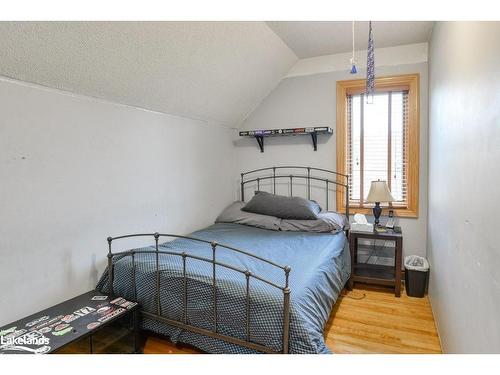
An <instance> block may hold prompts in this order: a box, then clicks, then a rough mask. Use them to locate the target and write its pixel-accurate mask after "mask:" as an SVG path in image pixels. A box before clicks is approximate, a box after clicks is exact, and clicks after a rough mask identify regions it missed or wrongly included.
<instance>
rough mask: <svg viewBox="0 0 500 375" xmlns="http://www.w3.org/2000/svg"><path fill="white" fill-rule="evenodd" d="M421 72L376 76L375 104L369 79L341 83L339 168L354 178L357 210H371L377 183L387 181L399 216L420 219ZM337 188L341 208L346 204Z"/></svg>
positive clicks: (351, 185) (351, 192) (351, 201)
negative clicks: (372, 186)
mask: <svg viewBox="0 0 500 375" xmlns="http://www.w3.org/2000/svg"><path fill="white" fill-rule="evenodd" d="M418 81H419V76H418V74H411V75H404V76H395V77H382V78H377V79H376V80H375V87H376V94H375V95H374V97H373V100H372V101H371V103H370V104H368V103H367V100H366V99H367V98H366V96H365V94H364V91H365V85H366V81H365V80H364V79H361V80H350V81H339V82H337V171H339V172H340V173H344V174H347V175H348V176H349V207H350V208H351V212H361V213H371V208H372V207H373V205H371V204H369V203H366V197H367V196H368V191H369V190H370V184H371V181H374V180H378V179H380V180H384V181H387V184H388V186H389V190H390V191H391V193H392V196H393V197H394V199H395V201H394V202H392V203H391V204H390V206H391V207H392V209H394V211H395V214H396V215H397V216H405V217H418V170H419V168H418V161H419V117H418V113H419V108H418V98H419V92H418ZM344 202H345V192H343V191H337V207H338V208H339V210H343V209H344V208H345V203H344Z"/></svg>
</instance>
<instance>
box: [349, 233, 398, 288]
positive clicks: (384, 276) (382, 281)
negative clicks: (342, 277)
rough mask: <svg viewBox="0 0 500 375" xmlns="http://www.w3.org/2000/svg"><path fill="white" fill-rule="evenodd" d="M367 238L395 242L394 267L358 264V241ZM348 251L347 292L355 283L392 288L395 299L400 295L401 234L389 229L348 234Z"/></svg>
mask: <svg viewBox="0 0 500 375" xmlns="http://www.w3.org/2000/svg"><path fill="white" fill-rule="evenodd" d="M360 238H367V239H372V240H384V241H394V242H395V248H394V249H395V257H394V259H395V262H394V266H386V265H379V264H368V263H358V240H359V239H360ZM349 249H350V252H351V277H350V279H349V282H348V283H347V287H348V289H349V290H351V289H352V287H353V285H354V283H355V282H360V283H366V284H375V285H382V286H390V287H393V288H394V294H395V295H396V297H399V296H400V295H401V267H402V258H403V234H402V233H396V232H394V231H393V230H391V229H387V232H375V231H374V232H370V233H367V232H354V231H350V232H349Z"/></svg>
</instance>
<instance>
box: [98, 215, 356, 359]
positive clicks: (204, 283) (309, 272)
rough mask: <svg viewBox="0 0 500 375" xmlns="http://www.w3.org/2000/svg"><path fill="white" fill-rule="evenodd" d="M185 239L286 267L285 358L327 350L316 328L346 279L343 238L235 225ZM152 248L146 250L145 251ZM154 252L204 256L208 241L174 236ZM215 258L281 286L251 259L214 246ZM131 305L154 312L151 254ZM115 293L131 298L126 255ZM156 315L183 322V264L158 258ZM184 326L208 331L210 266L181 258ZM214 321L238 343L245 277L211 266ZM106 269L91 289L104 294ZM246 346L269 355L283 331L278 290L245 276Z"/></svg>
mask: <svg viewBox="0 0 500 375" xmlns="http://www.w3.org/2000/svg"><path fill="white" fill-rule="evenodd" d="M191 237H196V238H201V239H205V240H210V241H212V240H215V241H217V242H219V243H221V244H226V245H229V246H233V247H236V248H240V249H242V250H247V251H249V252H251V253H253V254H255V255H259V256H261V257H263V258H266V259H269V260H272V261H274V262H276V263H278V264H280V265H288V266H290V267H291V268H292V271H291V272H290V288H291V315H290V321H291V326H290V346H289V350H290V353H329V350H328V348H327V347H326V346H325V342H324V338H323V328H324V325H325V323H326V321H327V320H328V317H329V314H330V312H331V309H332V306H333V304H334V303H335V301H336V300H337V297H338V295H339V293H340V291H341V290H342V288H343V286H344V284H345V282H346V281H347V279H348V278H349V272H350V257H349V251H348V245H347V241H346V238H345V234H344V233H342V232H341V233H338V234H329V233H305V232H280V231H271V230H265V229H259V228H254V227H250V226H244V225H239V224H225V223H219V224H215V225H212V226H210V227H208V228H206V229H203V230H200V231H197V232H194V233H192V234H191ZM147 249H151V248H147ZM160 250H165V251H175V252H179V253H180V252H182V251H186V252H187V253H189V254H193V255H198V256H203V257H207V258H210V257H211V256H212V249H211V247H210V246H209V245H208V244H205V243H199V242H194V241H190V240H185V239H177V240H175V241H171V242H167V243H165V244H162V245H161V246H160ZM217 260H218V261H220V262H223V263H228V264H231V265H234V266H236V267H238V268H243V269H248V270H250V271H251V272H252V273H254V274H256V275H260V276H262V277H264V278H266V279H268V280H270V281H272V282H274V283H276V284H278V285H284V272H283V270H280V269H275V268H273V267H272V266H270V265H268V264H265V263H263V262H261V261H259V260H256V259H254V258H251V257H248V256H245V255H241V254H235V253H234V252H231V251H229V250H227V249H224V248H222V247H219V248H218V249H217ZM135 261H136V284H137V300H138V302H139V303H140V304H141V305H142V308H143V309H144V310H146V311H149V312H153V313H154V312H156V304H155V301H156V300H155V298H156V297H155V280H156V279H155V277H156V276H155V269H156V268H155V267H156V263H155V256H154V255H153V254H137V255H136V257H135ZM114 268H115V280H114V290H115V293H116V294H117V295H120V296H123V297H125V298H128V299H133V297H134V290H133V288H132V283H131V278H132V277H131V273H132V272H131V270H132V266H131V259H130V257H126V258H122V259H116V260H115V267H114ZM160 270H161V297H160V300H161V310H162V312H161V313H162V315H163V316H166V317H168V318H171V319H176V320H182V302H183V282H182V259H181V257H178V256H171V255H163V256H160ZM187 274H188V277H189V279H188V283H187V285H188V288H187V290H188V321H189V323H190V324H193V325H196V326H199V327H202V328H206V329H213V323H212V322H213V303H212V292H213V289H212V267H211V264H208V263H205V262H202V261H199V260H195V259H188V261H187ZM217 280H218V288H217V320H218V331H219V332H220V333H222V334H228V335H231V336H235V337H239V338H241V339H245V316H246V310H245V290H246V289H245V285H246V284H245V277H244V275H242V274H240V273H237V272H235V271H232V270H228V269H225V268H222V267H217ZM107 284H108V277H107V272H105V273H104V274H103V276H102V278H101V280H100V281H99V283H98V285H97V288H98V289H101V290H102V291H104V292H105V291H107V290H108V285H107ZM250 311H251V313H250V317H251V318H250V331H251V341H253V342H257V343H260V344H263V345H266V346H268V347H271V348H273V349H274V350H276V351H280V350H281V345H282V326H283V318H282V311H283V293H282V291H281V290H278V289H275V288H272V287H270V286H269V285H267V284H265V283H263V282H262V281H259V280H256V279H253V278H252V279H251V293H250ZM142 325H143V328H145V329H149V330H153V331H155V332H157V333H161V334H165V335H168V336H170V339H171V340H172V341H174V342H184V343H187V344H191V345H194V346H196V347H199V348H200V349H202V350H205V351H207V352H210V353H252V352H253V351H252V350H250V349H246V348H243V347H240V346H237V345H234V344H229V343H226V342H224V341H221V340H217V339H213V338H209V337H205V336H202V335H198V334H194V333H191V332H187V331H184V330H181V329H178V328H175V327H172V326H169V325H167V324H165V323H159V322H156V321H152V320H150V319H144V320H143V322H142Z"/></svg>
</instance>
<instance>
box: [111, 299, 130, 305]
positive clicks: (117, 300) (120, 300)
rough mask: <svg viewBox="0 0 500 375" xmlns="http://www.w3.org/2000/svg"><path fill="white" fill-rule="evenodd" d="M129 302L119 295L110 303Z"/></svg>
mask: <svg viewBox="0 0 500 375" xmlns="http://www.w3.org/2000/svg"><path fill="white" fill-rule="evenodd" d="M124 302H127V300H126V299H125V298H122V297H118V298H115V299H114V300H113V301H109V303H112V304H113V305H121V304H122V303H124Z"/></svg>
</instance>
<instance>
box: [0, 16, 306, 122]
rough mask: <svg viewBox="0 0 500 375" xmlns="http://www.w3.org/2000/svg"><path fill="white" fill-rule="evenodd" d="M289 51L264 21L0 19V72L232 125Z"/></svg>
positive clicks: (281, 69) (279, 70)
mask: <svg viewBox="0 0 500 375" xmlns="http://www.w3.org/2000/svg"><path fill="white" fill-rule="evenodd" d="M296 61H297V57H296V56H295V54H294V53H293V52H292V51H291V50H290V49H289V48H288V47H287V46H286V45H285V44H284V43H283V42H282V41H281V39H280V38H279V37H278V36H276V34H274V33H273V32H272V31H271V30H270V29H269V27H268V26H267V25H266V24H265V23H264V22H0V74H2V75H4V76H8V77H11V78H15V79H19V80H23V81H28V82H33V83H37V84H41V85H45V86H49V87H53V88H57V89H62V90H67V91H71V92H75V93H79V94H84V95H90V96H93V97H98V98H103V99H107V100H111V101H115V102H119V103H123V104H128V105H133V106H137V107H142V108H146V109H150V110H155V111H160V112H165V113H171V114H176V115H181V116H186V117H192V118H197V119H202V120H207V121H214V122H218V123H221V124H224V125H227V126H238V125H239V124H240V123H241V122H242V121H243V120H244V119H245V118H246V116H247V115H248V114H249V113H250V112H251V111H252V110H253V109H254V108H255V107H256V106H257V105H258V104H259V103H260V101H261V100H262V99H263V98H264V97H265V96H266V95H267V94H268V93H269V92H270V91H271V90H272V89H273V88H274V87H275V86H276V85H277V84H278V82H279V81H280V80H281V78H282V77H283V76H285V75H286V73H287V72H288V70H289V69H290V67H291V66H292V65H293V64H294V63H295V62H296Z"/></svg>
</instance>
